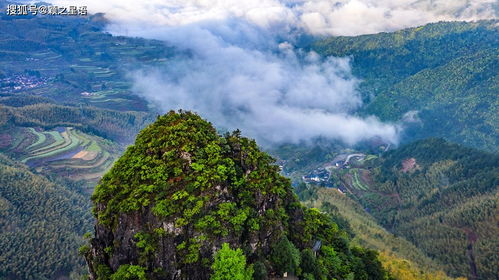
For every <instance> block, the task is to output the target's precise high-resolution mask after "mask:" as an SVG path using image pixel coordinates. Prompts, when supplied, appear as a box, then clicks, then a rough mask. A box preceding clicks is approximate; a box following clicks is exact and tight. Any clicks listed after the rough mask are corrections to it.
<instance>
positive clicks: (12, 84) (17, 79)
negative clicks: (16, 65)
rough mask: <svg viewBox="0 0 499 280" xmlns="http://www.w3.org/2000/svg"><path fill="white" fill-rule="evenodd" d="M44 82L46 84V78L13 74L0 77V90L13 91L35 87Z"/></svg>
mask: <svg viewBox="0 0 499 280" xmlns="http://www.w3.org/2000/svg"><path fill="white" fill-rule="evenodd" d="M45 84H47V78H41V77H37V76H33V75H25V74H21V75H15V76H11V77H7V78H3V79H0V92H2V93H13V92H18V91H24V90H28V89H33V88H37V87H40V86H43V85H45Z"/></svg>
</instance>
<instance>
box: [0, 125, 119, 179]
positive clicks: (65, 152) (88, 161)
mask: <svg viewBox="0 0 499 280" xmlns="http://www.w3.org/2000/svg"><path fill="white" fill-rule="evenodd" d="M0 139H1V140H2V141H3V142H2V143H1V144H2V145H0V147H1V148H0V150H2V151H3V152H5V153H8V154H10V155H11V156H12V157H14V158H16V159H18V160H20V161H21V162H23V163H25V164H26V165H28V166H29V167H30V168H32V169H33V170H35V171H36V172H39V173H46V172H54V173H56V174H59V175H62V176H64V177H67V178H70V179H74V180H81V179H84V180H90V181H94V180H98V179H99V178H100V177H101V176H102V174H103V173H104V172H105V171H107V170H108V169H109V168H110V166H111V164H112V163H113V162H114V160H115V157H114V155H116V154H118V151H119V147H118V146H117V145H116V144H114V143H113V142H110V141H108V140H105V139H103V138H100V137H97V136H94V135H89V134H85V133H83V132H81V131H79V130H77V129H74V128H71V127H57V128H54V129H52V130H43V129H40V128H33V127H29V128H24V127H16V128H11V129H9V130H8V131H6V132H3V133H1V134H0Z"/></svg>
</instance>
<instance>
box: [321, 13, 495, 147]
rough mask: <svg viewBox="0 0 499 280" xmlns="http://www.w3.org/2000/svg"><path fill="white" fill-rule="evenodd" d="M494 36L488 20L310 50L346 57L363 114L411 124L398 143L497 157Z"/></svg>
mask: <svg viewBox="0 0 499 280" xmlns="http://www.w3.org/2000/svg"><path fill="white" fill-rule="evenodd" d="M497 33H498V26H497V21H495V20H493V21H479V22H475V23H465V22H441V23H432V24H428V25H425V26H421V27H417V28H409V29H405V30H401V31H397V32H392V33H379V34H373V35H362V36H356V37H331V38H328V39H325V40H321V41H318V42H315V43H314V44H313V45H312V49H314V50H316V51H317V52H318V53H319V54H321V55H323V56H330V55H331V56H348V57H351V58H352V71H353V73H354V74H355V75H356V76H358V77H360V78H361V79H362V80H363V81H362V84H361V85H360V90H361V92H362V93H363V95H364V99H365V101H366V103H367V106H366V107H365V108H364V109H363V113H364V114H374V115H376V116H378V117H380V118H381V119H383V120H391V121H399V120H402V119H404V118H405V119H406V121H409V122H412V124H411V125H409V127H407V128H406V137H405V138H406V140H414V139H420V138H426V137H429V136H438V137H445V138H446V139H448V140H451V141H452V142H456V143H462V144H465V145H467V146H472V147H478V148H484V149H487V150H491V151H497V147H498V146H499V145H498V142H497V139H498V138H497V135H496V132H497V130H498V129H499V128H498V123H499V121H498V119H497V111H498V109H499V99H498V95H497V85H498V83H499V80H498V79H499V76H498V75H499V71H498V69H497V65H499V61H498V57H497V52H498V51H499V40H497ZM414 112H417V114H416V115H415V116H416V117H415V118H414V115H413V114H414ZM407 113H409V114H408V115H407ZM411 114H412V116H411Z"/></svg>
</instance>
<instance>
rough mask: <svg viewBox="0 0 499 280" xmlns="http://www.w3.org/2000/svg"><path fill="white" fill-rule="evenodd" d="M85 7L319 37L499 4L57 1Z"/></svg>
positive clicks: (171, 22) (117, 16)
mask: <svg viewBox="0 0 499 280" xmlns="http://www.w3.org/2000/svg"><path fill="white" fill-rule="evenodd" d="M54 2H55V3H58V4H60V5H69V4H74V3H78V4H79V5H87V6H88V8H89V10H90V11H91V12H105V13H106V14H107V15H108V16H109V17H110V18H112V19H114V20H115V21H119V22H147V23H148V24H154V25H167V26H179V25H185V24H192V23H196V22H200V21H205V20H225V19H228V18H239V19H244V20H248V21H249V22H252V23H254V24H256V25H259V26H261V27H263V28H266V29H269V28H273V29H275V28H276V27H279V28H281V29H283V30H288V29H293V28H295V29H296V28H298V29H304V30H305V31H306V32H307V33H311V34H321V35H327V34H329V35H358V34H366V33H376V32H381V31H392V30H396V29H401V28H405V27H410V26H415V25H422V24H425V23H428V22H434V21H440V20H468V21H470V20H478V19H490V18H496V16H497V12H496V11H497V10H498V8H499V4H498V3H497V1H495V0H336V1H335V0H315V1H306V0H280V1H279V0H167V1H165V0H142V1H140V2H137V1H134V0H115V1H112V0H111V1H101V0H78V1H75V0H55V1H54Z"/></svg>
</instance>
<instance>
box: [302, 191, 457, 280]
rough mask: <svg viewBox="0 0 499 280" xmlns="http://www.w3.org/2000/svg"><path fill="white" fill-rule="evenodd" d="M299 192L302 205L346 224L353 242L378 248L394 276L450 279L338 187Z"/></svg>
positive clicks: (418, 250) (422, 254)
mask: <svg viewBox="0 0 499 280" xmlns="http://www.w3.org/2000/svg"><path fill="white" fill-rule="evenodd" d="M299 195H300V197H301V198H302V199H303V202H304V204H305V205H307V206H309V207H316V208H318V209H320V210H321V211H322V212H323V213H327V214H329V215H330V216H331V217H332V218H333V219H334V220H335V221H338V222H339V224H341V225H344V224H347V225H348V226H347V228H350V229H351V230H350V231H349V232H350V233H351V234H352V235H353V238H352V242H353V243H355V244H359V245H360V246H363V247H366V248H371V249H375V250H377V251H380V252H381V255H380V256H381V257H380V260H381V262H382V264H383V266H384V267H385V268H386V269H387V270H388V271H390V274H392V276H393V277H394V278H395V279H398V280H409V279H433V280H437V279H451V278H449V277H448V276H447V275H446V274H445V273H444V272H442V269H443V267H440V266H438V264H437V263H436V262H434V261H433V260H432V259H430V258H429V257H427V256H426V255H425V254H424V253H423V252H422V251H421V250H420V249H418V248H416V246H414V244H412V243H410V242H409V241H407V240H405V239H404V238H403V237H400V236H395V235H393V234H391V233H389V232H388V231H387V230H386V229H384V228H383V227H382V226H380V225H379V223H378V222H377V221H376V220H375V219H374V218H373V217H372V216H371V215H369V213H367V212H366V211H365V210H364V208H363V207H362V206H361V205H360V204H359V203H357V202H355V201H354V200H353V199H352V198H350V197H349V196H347V195H345V194H344V193H341V192H339V191H338V190H337V189H334V188H323V187H313V186H310V187H308V188H307V189H304V190H303V191H302V192H301V193H300V194H299ZM340 221H342V222H340Z"/></svg>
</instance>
